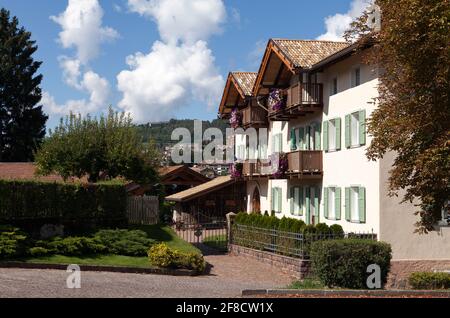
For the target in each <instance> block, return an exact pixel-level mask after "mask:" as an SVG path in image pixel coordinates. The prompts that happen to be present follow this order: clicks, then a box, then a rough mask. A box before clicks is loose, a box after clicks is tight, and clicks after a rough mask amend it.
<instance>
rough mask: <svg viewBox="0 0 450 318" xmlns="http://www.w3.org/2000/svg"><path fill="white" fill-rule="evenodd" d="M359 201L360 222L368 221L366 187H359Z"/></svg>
mask: <svg viewBox="0 0 450 318" xmlns="http://www.w3.org/2000/svg"><path fill="white" fill-rule="evenodd" d="M358 203H359V207H358V212H359V222H361V223H366V188H363V187H359V189H358Z"/></svg>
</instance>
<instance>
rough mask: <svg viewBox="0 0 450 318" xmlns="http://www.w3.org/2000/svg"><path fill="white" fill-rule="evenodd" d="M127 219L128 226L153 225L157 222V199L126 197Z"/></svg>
mask: <svg viewBox="0 0 450 318" xmlns="http://www.w3.org/2000/svg"><path fill="white" fill-rule="evenodd" d="M127 218H128V223H130V224H139V225H154V224H158V222H159V200H158V197H151V196H143V197H137V196H136V197H128V200H127Z"/></svg>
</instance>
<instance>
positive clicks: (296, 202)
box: [289, 186, 303, 216]
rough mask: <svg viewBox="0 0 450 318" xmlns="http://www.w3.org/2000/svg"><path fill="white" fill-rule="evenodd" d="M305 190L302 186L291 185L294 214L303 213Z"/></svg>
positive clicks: (291, 208) (290, 199) (291, 206)
mask: <svg viewBox="0 0 450 318" xmlns="http://www.w3.org/2000/svg"><path fill="white" fill-rule="evenodd" d="M302 194H303V191H302V188H301V187H297V186H296V187H291V195H290V198H289V201H290V212H291V214H292V215H297V216H298V215H302V214H303V213H302V200H303V195H302Z"/></svg>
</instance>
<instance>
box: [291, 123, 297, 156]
mask: <svg viewBox="0 0 450 318" xmlns="http://www.w3.org/2000/svg"><path fill="white" fill-rule="evenodd" d="M290 146H291V151H296V150H297V136H296V132H295V128H291V139H290Z"/></svg>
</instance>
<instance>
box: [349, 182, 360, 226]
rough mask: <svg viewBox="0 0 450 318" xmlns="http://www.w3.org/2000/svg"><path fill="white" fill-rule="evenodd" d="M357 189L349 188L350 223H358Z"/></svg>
mask: <svg viewBox="0 0 450 318" xmlns="http://www.w3.org/2000/svg"><path fill="white" fill-rule="evenodd" d="M358 192H359V191H358V188H351V191H350V208H351V219H352V221H359V211H358V207H359V205H358V200H359V196H358Z"/></svg>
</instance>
